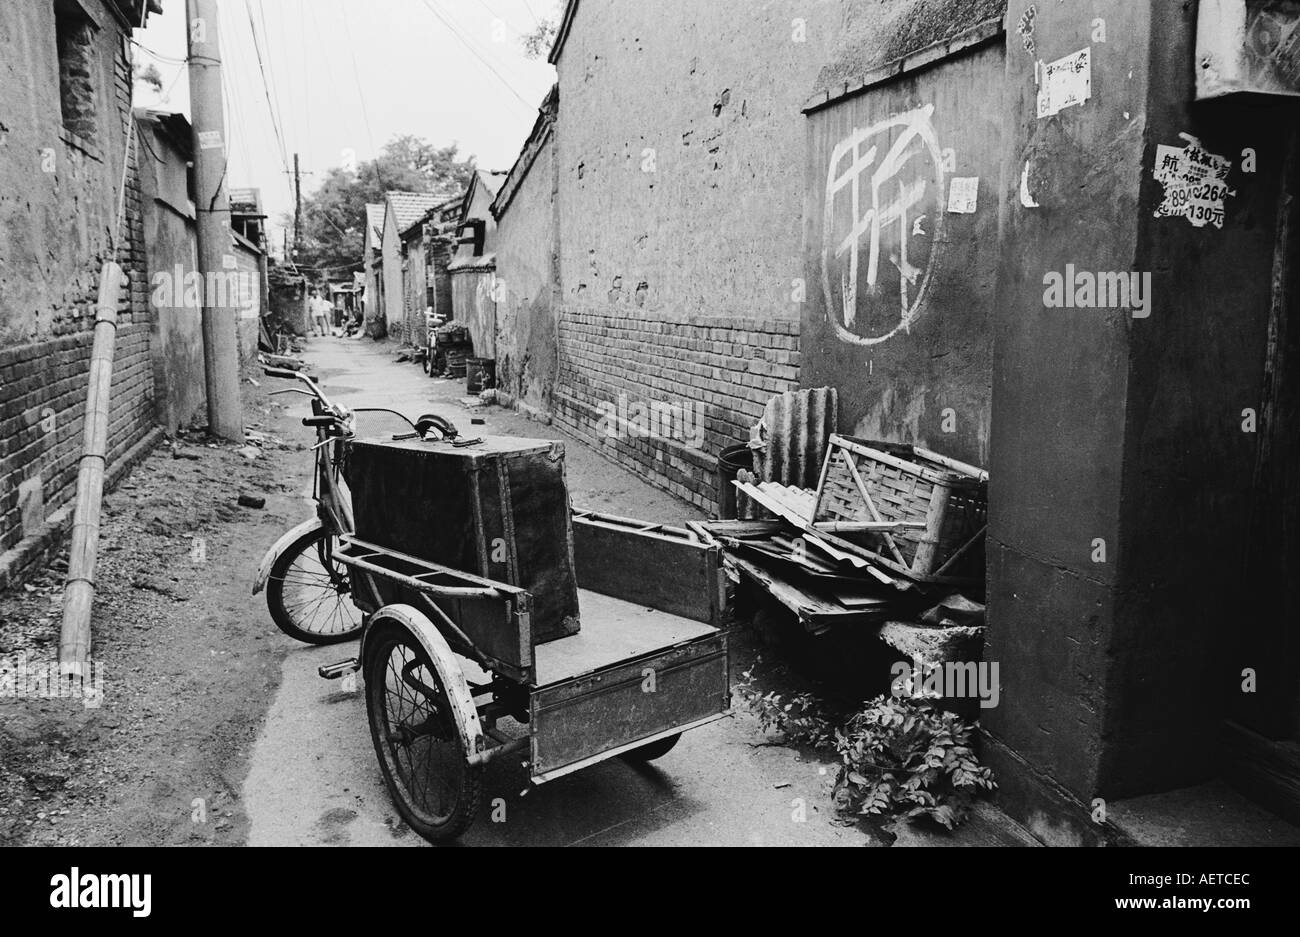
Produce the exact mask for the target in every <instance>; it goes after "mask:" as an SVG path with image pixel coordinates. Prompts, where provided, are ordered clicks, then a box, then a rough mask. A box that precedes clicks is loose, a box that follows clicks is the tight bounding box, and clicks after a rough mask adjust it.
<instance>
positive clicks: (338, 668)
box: [316, 657, 361, 680]
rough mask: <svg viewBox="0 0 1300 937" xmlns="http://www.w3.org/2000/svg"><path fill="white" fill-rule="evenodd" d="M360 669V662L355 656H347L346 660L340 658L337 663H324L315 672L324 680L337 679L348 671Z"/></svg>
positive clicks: (354, 671)
mask: <svg viewBox="0 0 1300 937" xmlns="http://www.w3.org/2000/svg"><path fill="white" fill-rule="evenodd" d="M360 669H361V664H360V663H359V662H358V661H357V659H356V658H355V657H349V658H348V659H347V660H341V661H339V662H338V663H337V664H326V665H325V666H324V667H321V668H319V669H318V670H317V671H316V672H317V673H318V674H320V675H321V676H322V677H324V678H325V679H326V680H339V679H341V678H343V677H346V676H347V675H348V674H350V673H356V672H357V671H359V670H360Z"/></svg>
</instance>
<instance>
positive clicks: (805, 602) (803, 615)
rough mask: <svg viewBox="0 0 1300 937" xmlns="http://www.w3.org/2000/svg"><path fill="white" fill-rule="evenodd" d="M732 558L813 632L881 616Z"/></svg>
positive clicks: (739, 569)
mask: <svg viewBox="0 0 1300 937" xmlns="http://www.w3.org/2000/svg"><path fill="white" fill-rule="evenodd" d="M732 562H733V563H734V564H735V566H736V569H737V570H738V571H739V572H740V573H741V574H742V575H744V576H745V577H747V578H748V579H750V580H751V581H752V582H754V583H756V584H757V585H758V586H759V587H761V588H762V589H763V590H764V591H765V592H767V593H768V595H770V596H772V598H774V599H776V601H778V602H780V603H781V604H782V605H784V606H785V607H786V608H788V609H789V610H790V611H792V612H794V614H795V615H796V617H798V619H799V621H800V622H801V623H802V624H803V626H804V628H806V629H807V630H808V631H810V632H812V633H813V634H821V633H822V632H824V631H826V630H827V629H828V628H830V627H831V626H832V625H836V624H842V625H863V624H869V623H871V622H873V621H880V620H883V617H882V616H881V615H879V614H877V613H876V612H875V611H874V610H863V609H851V608H845V607H844V606H843V605H840V604H839V603H838V602H836V601H834V600H832V599H828V598H827V597H825V596H822V595H818V594H816V593H814V592H810V591H809V590H807V589H802V588H800V587H799V586H797V585H795V584H794V583H791V582H788V581H787V580H785V579H782V578H781V577H780V576H777V575H775V574H773V573H772V572H770V571H769V570H766V569H764V568H763V567H762V566H759V565H758V564H757V563H751V562H749V561H748V560H746V559H743V558H741V557H738V556H733V557H732Z"/></svg>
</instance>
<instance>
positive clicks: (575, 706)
mask: <svg viewBox="0 0 1300 937" xmlns="http://www.w3.org/2000/svg"><path fill="white" fill-rule="evenodd" d="M729 676H730V675H729V673H728V668H727V638H726V634H725V633H723V632H718V633H717V634H716V635H714V636H713V637H710V638H707V639H704V640H701V641H697V642H693V643H691V644H688V645H684V646H682V647H678V648H673V649H671V650H669V651H665V652H664V653H662V654H659V655H656V656H653V657H648V658H645V659H643V660H641V661H636V662H633V663H629V664H622V665H618V666H615V667H611V668H608V669H606V670H602V671H598V672H597V673H594V674H591V675H589V676H586V677H581V678H579V679H577V680H571V681H568V682H566V683H561V684H558V685H555V686H551V687H543V688H542V689H539V690H537V691H536V692H535V693H534V694H533V696H532V703H531V706H532V727H533V762H532V766H531V770H532V773H533V774H534V775H538V774H543V773H545V772H548V771H553V770H555V769H557V768H562V767H564V766H565V765H569V764H573V763H574V762H576V761H581V760H583V759H585V758H591V757H593V756H596V755H599V754H601V753H602V752H606V751H609V750H610V749H614V748H617V747H619V746H621V745H626V744H627V743H629V742H634V741H636V740H638V739H642V738H647V737H649V736H651V735H654V734H656V733H659V732H664V731H668V730H671V729H673V728H675V727H677V726H682V725H686V724H688V723H691V722H695V721H697V720H699V719H704V718H707V717H708V716H712V715H716V714H718V713H720V712H724V711H725V710H726V709H727V706H728V703H729V699H730V687H729Z"/></svg>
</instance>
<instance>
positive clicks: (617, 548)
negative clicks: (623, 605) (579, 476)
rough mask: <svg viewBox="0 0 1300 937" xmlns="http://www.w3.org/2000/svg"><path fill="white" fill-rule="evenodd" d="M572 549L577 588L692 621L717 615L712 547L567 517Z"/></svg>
mask: <svg viewBox="0 0 1300 937" xmlns="http://www.w3.org/2000/svg"><path fill="white" fill-rule="evenodd" d="M573 554H574V563H575V565H576V572H577V576H578V585H579V587H581V588H583V589H590V590H591V591H592V592H599V593H602V594H603V595H612V596H614V598H617V599H625V600H626V601H628V602H636V603H637V604H641V605H645V606H646V607H648V608H654V609H658V610H659V611H661V612H668V613H670V614H673V615H680V616H681V617H682V618H689V619H691V620H692V621H703V622H708V623H709V624H717V623H718V621H719V620H720V619H721V613H722V608H721V605H722V603H721V568H720V560H721V557H720V553H719V550H718V548H717V547H716V546H710V545H708V544H703V543H695V542H691V541H688V540H682V539H679V538H676V537H668V536H664V535H662V534H658V533H655V532H653V531H635V530H629V529H626V528H621V527H616V526H614V525H611V524H604V523H601V522H600V521H597V520H592V519H590V518H583V517H579V518H575V519H574V521H573Z"/></svg>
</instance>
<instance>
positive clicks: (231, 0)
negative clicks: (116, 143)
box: [135, 0, 561, 253]
mask: <svg viewBox="0 0 1300 937" xmlns="http://www.w3.org/2000/svg"><path fill="white" fill-rule="evenodd" d="M218 5H219V10H220V42H221V52H222V59H223V62H224V76H223V78H224V81H225V84H226V95H225V97H226V102H225V109H226V135H227V139H228V141H229V158H230V184H231V186H232V187H233V188H244V187H255V188H260V189H261V190H262V204H263V209H264V210H265V211H266V212H267V214H268V215H270V216H271V219H270V221H271V227H272V231H271V233H270V234H271V238H272V247H273V252H275V253H279V249H280V247H281V245H282V238H283V234H282V232H281V229H280V225H279V219H280V216H281V215H282V213H285V212H291V211H292V209H293V180H292V178H291V176H290V175H289V170H291V169H292V166H293V154H294V153H298V154H299V161H300V165H301V169H302V173H303V177H302V188H303V193H304V195H305V194H307V193H309V192H311V191H312V190H313V189H315V188H316V186H317V185H319V184H320V181H321V179H322V178H323V176H324V172H325V171H327V170H328V169H329V168H331V167H334V166H342V165H347V164H348V161H349V160H354V161H356V162H361V161H364V160H367V159H369V158H371V157H372V156H374V155H375V153H377V152H378V151H379V150H380V149H381V148H382V147H383V145H384V144H385V143H386V142H387V141H388V140H390V139H392V138H393V137H394V136H396V135H399V134H407V133H409V134H414V135H416V136H420V137H424V138H425V139H426V140H428V141H429V142H430V143H432V144H434V145H436V146H446V145H447V144H450V143H456V144H458V146H459V147H460V155H461V156H462V157H466V156H470V155H473V156H475V157H477V161H478V165H479V166H480V167H481V168H483V169H509V168H510V166H511V165H512V164H513V163H514V161H515V157H516V156H517V155H518V154H519V150H520V148H521V147H522V146H523V143H524V140H525V139H526V138H527V136H528V132H529V131H530V130H531V129H532V126H533V121H534V119H535V118H536V116H537V108H538V107H539V106H540V105H541V103H542V99H543V98H544V97H545V96H546V93H547V92H548V91H549V90H550V88H551V85H552V84H554V82H555V69H554V68H553V67H552V66H550V65H548V64H547V63H546V61H545V58H541V59H536V60H530V59H528V58H526V57H525V55H524V52H523V47H522V45H521V43H520V36H521V35H522V34H524V33H527V32H529V31H530V30H532V29H533V28H534V27H535V26H536V25H537V22H538V18H551V19H558V16H559V10H560V7H561V4H560V3H559V2H558V0H218ZM162 6H163V13H162V15H157V14H154V15H151V16H150V18H149V25H148V27H147V28H146V29H143V30H140V31H137V32H136V34H135V39H136V42H137V44H138V45H137V49H136V55H137V63H139V64H141V65H148V64H150V63H153V64H154V65H156V67H157V69H158V72H159V74H160V75H161V76H162V81H163V92H162V94H161V95H160V94H158V93H155V92H153V91H152V89H147V86H142V85H137V88H136V102H135V103H136V105H137V106H144V107H159V108H162V109H164V110H172V111H179V112H181V113H184V114H187V115H188V114H189V87H188V76H187V71H186V67H185V61H184V60H185V55H186V43H185V36H186V14H185V6H186V4H185V0H163V4H162ZM259 49H260V52H261V60H262V66H263V68H264V69H265V74H266V80H265V82H264V81H263V77H262V69H259V66H258V50H259ZM268 92H269V95H268ZM268 96H269V99H270V100H269V102H268ZM272 112H274V113H275V115H276V118H275V120H274V121H273V120H272V117H271V114H272ZM277 126H278V129H279V132H278V133H277Z"/></svg>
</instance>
